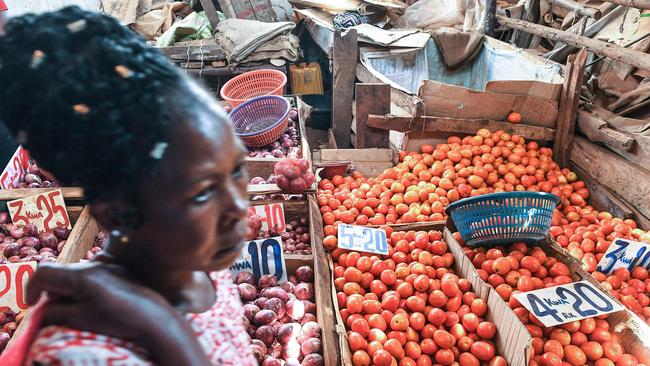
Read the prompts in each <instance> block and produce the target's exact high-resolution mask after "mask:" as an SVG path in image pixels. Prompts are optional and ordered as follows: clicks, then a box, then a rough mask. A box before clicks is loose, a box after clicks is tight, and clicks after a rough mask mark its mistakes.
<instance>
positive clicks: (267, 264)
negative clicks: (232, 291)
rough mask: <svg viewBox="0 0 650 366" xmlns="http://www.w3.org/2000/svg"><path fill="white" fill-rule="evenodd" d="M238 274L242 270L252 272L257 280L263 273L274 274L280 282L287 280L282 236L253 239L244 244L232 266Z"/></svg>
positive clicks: (232, 270)
mask: <svg viewBox="0 0 650 366" xmlns="http://www.w3.org/2000/svg"><path fill="white" fill-rule="evenodd" d="M230 272H231V273H232V274H233V276H236V275H237V274H239V273H240V272H252V273H253V277H255V282H257V281H258V280H259V279H260V277H262V275H269V274H270V275H274V276H275V277H277V278H278V280H279V281H280V282H286V281H287V266H286V264H285V262H284V251H283V250H282V238H281V237H279V236H278V237H274V238H267V239H260V240H251V241H250V242H248V244H246V245H245V246H244V249H243V250H242V253H241V255H240V256H239V258H237V260H236V261H235V263H234V264H233V265H232V266H231V267H230Z"/></svg>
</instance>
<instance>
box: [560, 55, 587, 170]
mask: <svg viewBox="0 0 650 366" xmlns="http://www.w3.org/2000/svg"><path fill="white" fill-rule="evenodd" d="M586 61H587V51H586V50H585V49H584V48H583V49H582V50H580V52H578V54H576V55H572V56H569V60H568V61H567V66H566V73H565V76H564V86H563V87H562V97H561V98H560V109H559V112H558V118H557V125H556V127H555V142H554V144H553V157H554V158H555V161H557V163H558V164H559V165H560V166H561V167H566V166H567V165H568V164H569V156H570V155H571V147H572V145H573V134H574V131H575V122H576V115H577V113H578V102H579V101H580V91H581V89H582V79H583V77H584V69H585V62H586Z"/></svg>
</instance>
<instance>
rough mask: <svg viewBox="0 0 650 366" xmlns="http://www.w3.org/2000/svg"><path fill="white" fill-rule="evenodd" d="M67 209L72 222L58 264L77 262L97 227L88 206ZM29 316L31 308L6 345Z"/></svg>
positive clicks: (27, 321)
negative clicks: (90, 233)
mask: <svg viewBox="0 0 650 366" xmlns="http://www.w3.org/2000/svg"><path fill="white" fill-rule="evenodd" d="M3 202H6V201H3ZM67 211H68V216H69V217H70V222H71V223H72V231H70V235H69V236H68V239H67V240H66V244H65V246H64V247H63V250H62V251H61V253H60V254H59V256H58V257H57V259H56V263H58V264H68V263H78V262H79V261H80V260H81V259H82V258H83V257H84V254H86V252H87V251H88V250H90V248H92V245H93V240H94V236H92V237H89V236H88V234H87V233H88V232H91V231H93V229H94V228H96V227H97V224H96V222H95V220H94V219H93V218H92V217H91V216H90V208H89V207H88V206H85V207H82V206H68V207H67ZM30 318H31V309H27V310H26V313H25V317H24V318H23V320H22V322H21V323H20V325H19V326H18V328H16V331H15V332H14V335H13V337H11V340H10V341H9V345H8V346H7V347H10V346H11V344H12V343H13V341H14V340H15V339H17V338H18V336H19V335H20V334H22V333H23V332H24V331H25V330H26V329H27V327H28V323H29V321H30Z"/></svg>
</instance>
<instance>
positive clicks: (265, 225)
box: [248, 203, 287, 233]
mask: <svg viewBox="0 0 650 366" xmlns="http://www.w3.org/2000/svg"><path fill="white" fill-rule="evenodd" d="M251 214H254V215H257V216H259V217H260V220H261V221H262V229H263V230H267V231H268V230H269V228H273V227H277V228H278V232H279V233H283V232H285V231H286V228H287V224H286V223H285V220H284V205H283V204H282V203H274V204H271V205H259V206H251V207H249V208H248V215H249V216H250V215H251Z"/></svg>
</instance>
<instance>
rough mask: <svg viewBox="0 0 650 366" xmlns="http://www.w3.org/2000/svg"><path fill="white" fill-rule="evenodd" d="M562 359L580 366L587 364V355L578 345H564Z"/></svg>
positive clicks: (574, 365)
mask: <svg viewBox="0 0 650 366" xmlns="http://www.w3.org/2000/svg"><path fill="white" fill-rule="evenodd" d="M564 359H565V360H567V361H568V362H569V363H570V364H572V365H573V366H582V365H586V364H587V356H586V355H585V353H584V352H583V351H582V349H580V347H578V346H574V345H568V346H564Z"/></svg>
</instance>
